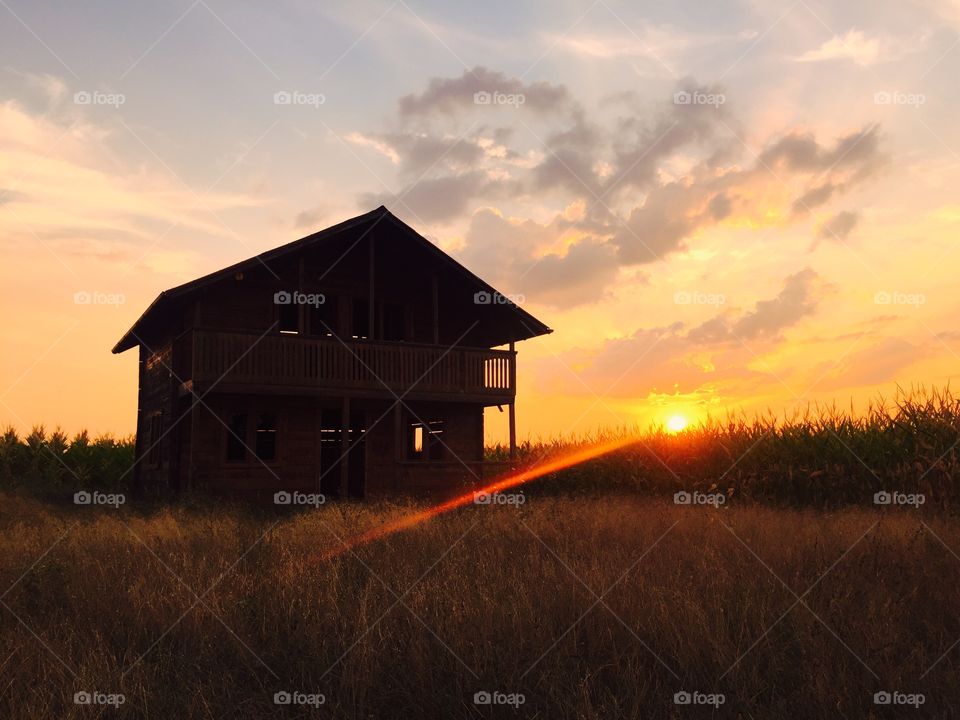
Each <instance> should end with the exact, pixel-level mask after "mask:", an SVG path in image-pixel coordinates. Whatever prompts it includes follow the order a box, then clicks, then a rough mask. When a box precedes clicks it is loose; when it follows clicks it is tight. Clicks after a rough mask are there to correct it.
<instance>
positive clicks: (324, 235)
mask: <svg viewBox="0 0 960 720" xmlns="http://www.w3.org/2000/svg"><path fill="white" fill-rule="evenodd" d="M381 223H388V224H392V225H394V226H395V227H397V228H398V229H399V230H401V231H402V235H403V236H404V237H407V238H408V239H409V240H411V241H412V242H414V243H417V244H418V245H419V246H421V247H423V248H424V249H426V250H427V251H428V252H429V253H431V254H432V255H433V256H434V257H435V258H436V259H438V260H440V261H441V262H442V263H444V264H446V265H447V266H448V267H449V268H450V269H451V270H452V271H454V272H457V273H460V274H461V275H462V276H463V277H464V279H465V280H466V281H467V282H469V283H471V284H476V285H477V286H478V287H479V288H480V289H481V290H485V291H487V292H489V293H491V294H494V293H497V291H496V289H494V288H493V287H492V286H491V285H490V284H489V283H487V282H485V281H484V280H483V279H481V278H479V277H477V276H476V275H474V274H473V273H472V272H470V271H469V270H467V268H465V267H464V266H463V265H461V264H460V263H458V262H457V261H456V260H454V259H453V258H452V257H450V256H449V255H447V254H446V253H445V252H443V251H442V250H441V249H440V248H438V247H437V246H436V245H434V244H433V243H432V242H430V241H429V240H427V239H426V238H425V237H423V236H422V235H421V234H420V233H418V232H417V231H416V230H414V229H413V228H412V227H410V226H409V225H407V224H406V223H405V222H403V221H402V220H400V219H399V218H398V217H397V216H396V215H394V214H393V213H391V212H390V211H389V210H387V208H385V207H384V206H383V205H381V206H380V207H378V208H377V209H375V210H371V211H370V212H368V213H364V214H363V215H357V216H356V217H353V218H350V219H349V220H344V221H343V222H341V223H337V224H336V225H331V226H330V227H328V228H326V229H325V230H320V231H318V232H315V233H313V234H312V235H307V236H306V237H303V238H300V239H299V240H294V241H293V242H290V243H287V244H286V245H281V246H280V247H277V248H274V249H273V250H268V251H266V252H263V253H260V254H259V255H255V256H253V257H251V258H248V259H247V260H243V261H241V262H238V263H235V264H233V265H230V266H229V267H225V268H223V269H222V270H217V271H216V272H212V273H209V274H208V275H204V276H203V277H199V278H197V279H196V280H191V281H190V282H187V283H184V284H183V285H178V286H176V287H174V288H171V289H169V290H164V291H163V292H161V293H160V294H159V295H158V296H157V297H156V299H155V300H154V301H153V302H152V303H150V306H149V307H148V308H147V309H146V310H144V312H143V314H142V315H141V316H140V317H139V318H138V319H137V321H136V322H135V323H134V324H133V326H132V327H131V328H130V329H129V330H128V331H127V332H126V333H125V334H124V336H123V337H122V338H120V340H119V342H117V344H116V345H115V346H114V347H113V351H112V352H114V353H121V352H124V351H125V350H129V349H130V348H132V347H136V346H137V345H139V344H140V342H139V340H138V339H137V338H138V337H141V336H142V334H143V327H144V325H145V324H146V323H147V322H149V321H150V320H151V319H153V318H154V317H155V316H156V315H158V314H159V313H160V312H161V311H162V310H163V309H165V308H166V307H168V306H170V305H171V304H172V303H173V302H174V301H176V300H180V299H183V298H185V297H186V296H189V295H190V294H192V293H195V292H197V291H199V290H201V289H203V288H205V287H207V286H209V285H212V284H213V283H216V282H219V281H221V280H224V279H226V278H230V277H232V276H234V275H236V274H237V273H241V272H243V271H245V270H248V269H251V268H255V267H257V266H259V265H262V264H265V263H269V262H270V261H271V260H277V259H279V258H282V257H284V256H286V255H290V254H293V253H296V252H298V251H302V250H307V249H309V248H312V247H315V246H319V245H321V244H322V243H324V242H326V241H328V240H330V239H332V238H333V237H335V236H336V235H338V234H340V233H343V232H345V231H347V230H351V229H355V228H362V227H363V226H364V225H368V226H369V228H368V229H367V232H369V231H370V230H372V229H373V228H374V227H376V226H377V225H379V224H381ZM504 300H505V302H504V303H503V304H502V305H501V307H503V308H504V309H507V310H508V311H510V312H512V313H515V314H516V315H517V319H518V320H519V321H520V323H521V324H522V326H523V327H524V329H525V332H524V333H523V337H518V338H517V339H518V340H524V339H528V338H532V337H537V336H538V335H546V334H548V333H551V332H553V330H551V329H550V328H549V327H547V326H546V325H545V324H544V323H542V322H541V321H540V320H537V318H535V317H534V316H533V315H531V314H530V313H528V312H527V311H526V310H524V309H522V308H520V307H519V306H517V305H516V304H514V303H513V302H512V301H510V300H509V299H507V298H504Z"/></svg>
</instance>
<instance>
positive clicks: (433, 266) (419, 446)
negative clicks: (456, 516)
mask: <svg viewBox="0 0 960 720" xmlns="http://www.w3.org/2000/svg"><path fill="white" fill-rule="evenodd" d="M549 332H551V331H550V329H549V328H548V327H547V326H546V325H544V324H543V323H542V322H540V321H539V320H537V319H536V318H535V317H533V316H532V315H530V314H529V313H527V312H526V311H524V310H523V309H522V308H520V307H518V306H517V305H516V304H515V303H514V302H512V301H510V300H509V299H507V298H505V297H504V296H502V295H500V294H499V293H497V291H496V290H494V289H493V288H492V287H491V286H490V285H488V284H487V283H485V282H484V281H483V280H481V279H480V278H478V277H477V276H476V275H473V274H472V273H471V272H470V271H469V270H467V269H466V268H464V267H463V266H462V265H460V264H459V263H457V262H456V261H455V260H453V259H452V258H451V257H450V256H448V255H447V254H445V253H444V252H442V251H441V250H440V249H439V248H437V247H436V246H435V245H433V244H432V243H431V242H429V241H428V240H426V239H425V238H424V237H422V236H421V235H419V234H418V233H417V232H416V231H415V230H413V229H412V228H411V227H410V226H408V225H406V224H405V223H403V222H402V221H400V220H399V219H397V218H396V217H395V216H394V215H392V214H391V213H390V212H389V211H388V210H387V209H386V208H384V207H380V208H377V209H376V210H373V211H372V212H369V213H367V214H365V215H360V216H358V217H355V218H353V219H350V220H347V221H345V222H342V223H340V224H338V225H334V226H332V227H330V228H327V229H326V230H322V231H320V232H317V233H314V234H312V235H309V236H307V237H305V238H302V239H300V240H297V241H295V242H292V243H289V244H287V245H283V246H281V247H278V248H276V249H274V250H271V251H269V252H265V253H263V254H261V255H258V256H256V257H253V258H250V259H248V260H245V261H243V262H240V263H237V264H236V265H232V266H230V267H227V268H224V269H223V270H219V271H217V272H214V273H211V274H209V275H206V276H204V277H201V278H199V279H197V280H194V281H192V282H188V283H186V284H184V285H180V286H179V287H175V288H173V289H171V290H166V291H164V292H162V293H161V294H160V295H159V297H157V299H156V300H154V302H153V303H152V304H151V305H150V307H148V308H147V310H146V311H145V312H144V313H143V315H142V316H141V317H140V318H139V319H138V320H137V321H136V323H135V324H134V325H133V327H132V328H130V330H129V331H127V333H126V334H125V335H124V336H123V337H122V338H121V339H120V341H119V342H118V343H117V344H116V346H115V347H114V348H113V352H114V353H121V352H124V351H126V350H129V349H131V348H135V347H139V353H140V362H139V407H138V411H137V441H136V443H137V444H136V454H137V465H136V471H135V472H136V483H137V485H138V486H139V487H141V488H143V489H144V490H147V491H150V490H164V489H174V490H176V489H185V488H204V489H207V490H210V491H213V492H227V493H256V494H268V493H271V492H275V491H277V490H280V489H286V490H300V491H303V492H322V493H324V494H326V495H328V496H332V497H365V496H375V495H383V494H387V493H392V492H414V493H416V492H435V491H440V492H447V491H451V492H452V491H455V490H462V489H463V488H464V487H465V486H469V484H471V483H472V482H473V481H475V480H476V479H477V478H479V477H482V474H483V454H484V432H483V416H484V408H488V407H495V406H498V407H500V409H501V410H502V409H503V408H504V407H506V409H507V412H509V427H510V448H511V455H512V454H513V452H514V449H515V446H516V421H515V398H516V351H515V347H514V344H515V343H516V342H517V341H519V340H525V339H527V338H532V337H536V336H538V335H543V334H546V333H549Z"/></svg>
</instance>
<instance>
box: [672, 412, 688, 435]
mask: <svg viewBox="0 0 960 720" xmlns="http://www.w3.org/2000/svg"><path fill="white" fill-rule="evenodd" d="M689 424H690V423H689V422H688V421H687V419H686V418H685V417H684V416H683V415H671V416H670V417H669V418H668V419H667V430H669V431H670V432H672V433H678V432H681V431H683V430H686V429H687V425H689Z"/></svg>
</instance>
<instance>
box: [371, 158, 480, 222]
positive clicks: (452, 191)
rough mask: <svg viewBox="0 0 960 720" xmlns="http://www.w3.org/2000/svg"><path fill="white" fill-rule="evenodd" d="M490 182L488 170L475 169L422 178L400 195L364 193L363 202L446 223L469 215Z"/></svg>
mask: <svg viewBox="0 0 960 720" xmlns="http://www.w3.org/2000/svg"><path fill="white" fill-rule="evenodd" d="M490 185H491V183H490V182H489V181H488V180H487V177H486V174H485V173H483V172H481V171H479V170H474V171H472V172H467V173H464V174H462V175H451V176H445V177H437V178H429V179H426V180H420V181H418V182H414V183H411V184H410V185H407V186H406V187H404V188H403V189H402V190H401V191H400V193H398V194H397V195H393V194H391V193H366V194H364V195H361V197H360V202H361V204H362V205H364V206H369V207H377V206H378V205H386V206H387V207H393V208H394V209H396V210H399V211H401V212H403V211H407V212H410V213H412V214H413V215H414V219H415V221H419V222H426V223H431V222H444V221H447V220H452V219H453V218H456V217H459V216H462V215H463V214H465V213H466V212H467V211H468V210H469V209H470V201H471V200H473V199H474V198H476V197H482V196H484V192H483V191H484V188H487V187H489V186H490Z"/></svg>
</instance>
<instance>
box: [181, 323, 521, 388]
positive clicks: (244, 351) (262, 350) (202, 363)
mask: <svg viewBox="0 0 960 720" xmlns="http://www.w3.org/2000/svg"><path fill="white" fill-rule="evenodd" d="M175 354H176V356H177V365H178V367H179V368H180V370H178V373H177V374H178V375H179V376H180V377H181V378H182V379H183V380H185V381H186V380H190V381H192V383H193V385H194V387H199V388H203V389H206V388H209V387H211V386H213V385H214V384H216V386H222V387H223V389H243V388H244V387H250V388H252V387H253V386H257V387H262V388H264V389H270V388H271V387H276V388H277V389H278V390H279V389H280V388H283V387H286V388H296V389H302V390H305V391H310V390H317V391H334V392H336V391H344V392H345V393H347V394H349V393H350V392H361V393H362V392H365V394H370V393H374V394H377V393H387V394H388V393H389V391H393V392H394V393H397V394H401V393H404V392H408V391H409V392H410V394H411V395H414V396H418V395H422V396H426V395H431V396H446V395H460V396H471V397H480V398H489V399H494V400H497V399H503V400H504V401H507V400H509V399H510V398H512V397H513V395H514V394H515V385H516V381H515V378H516V374H515V358H516V353H513V352H510V351H509V350H488V349H485V348H459V347H455V348H449V347H444V346H440V345H423V344H416V343H400V342H378V341H369V340H350V341H343V342H341V341H340V340H338V339H336V338H318V337H309V336H302V335H274V334H269V335H265V336H261V335H259V334H255V333H239V332H222V331H213V330H191V331H188V332H186V333H184V334H183V335H182V336H181V337H180V338H179V339H178V341H177V348H176V350H175ZM387 388H389V391H388V389H387Z"/></svg>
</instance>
